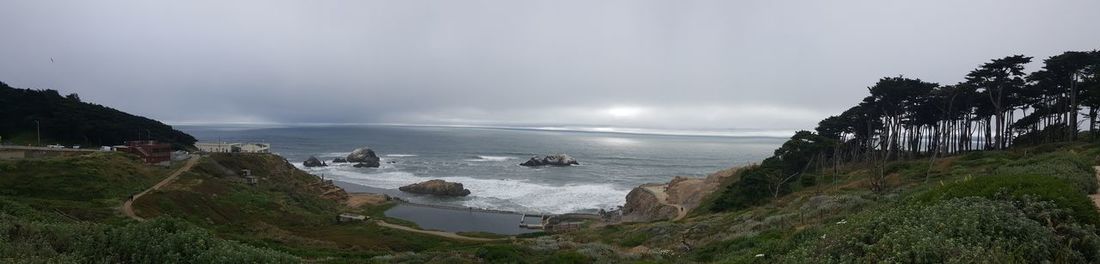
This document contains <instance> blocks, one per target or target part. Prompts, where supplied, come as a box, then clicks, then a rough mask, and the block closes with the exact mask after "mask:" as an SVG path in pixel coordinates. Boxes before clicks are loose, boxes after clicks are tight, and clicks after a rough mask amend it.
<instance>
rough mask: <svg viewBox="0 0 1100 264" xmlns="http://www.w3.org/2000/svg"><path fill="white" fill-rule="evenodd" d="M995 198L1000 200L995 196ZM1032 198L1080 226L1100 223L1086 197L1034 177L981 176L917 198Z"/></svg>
mask: <svg viewBox="0 0 1100 264" xmlns="http://www.w3.org/2000/svg"><path fill="white" fill-rule="evenodd" d="M998 195H1000V196H1003V197H998ZM1025 195H1027V196H1032V197H1034V198H1035V199H1037V200H1040V201H1051V202H1053V203H1054V204H1055V205H1057V206H1058V207H1060V208H1064V209H1068V210H1070V211H1072V212H1073V213H1072V215H1073V217H1074V218H1075V219H1076V220H1077V221H1080V222H1082V223H1087V224H1092V225H1098V224H1100V214H1098V213H1097V211H1096V210H1097V209H1096V206H1095V205H1093V203H1092V201H1091V200H1089V198H1088V197H1087V196H1085V195H1084V194H1081V193H1080V192H1078V191H1077V189H1076V188H1073V187H1072V186H1070V185H1069V184H1067V183H1066V182H1065V181H1063V180H1059V179H1056V178H1053V177H1047V176H1038V175H1009V176H985V177H978V178H974V179H972V180H969V181H964V182H959V183H954V184H950V185H947V186H944V187H942V188H937V189H933V190H930V191H928V192H925V193H923V194H921V195H918V196H917V198H916V200H917V201H918V202H923V203H928V204H931V203H936V202H939V201H944V200H949V199H954V198H961V197H971V196H978V197H985V198H988V199H996V198H1002V199H1009V200H1019V199H1022V197H1023V196H1025Z"/></svg>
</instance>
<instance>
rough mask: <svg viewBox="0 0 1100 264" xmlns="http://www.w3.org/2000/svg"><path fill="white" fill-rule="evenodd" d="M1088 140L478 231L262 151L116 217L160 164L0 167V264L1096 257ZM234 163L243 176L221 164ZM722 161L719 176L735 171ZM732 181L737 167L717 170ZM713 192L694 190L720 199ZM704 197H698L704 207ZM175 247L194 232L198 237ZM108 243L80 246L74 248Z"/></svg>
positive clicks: (108, 158)
mask: <svg viewBox="0 0 1100 264" xmlns="http://www.w3.org/2000/svg"><path fill="white" fill-rule="evenodd" d="M1098 156H1100V146H1098V145H1094V144H1084V143H1067V144H1057V145H1043V146H1038V147H1028V148H1016V149H1010V150H1004V151H983V152H971V153H966V154H961V155H956V156H949V157H944V158H940V159H938V160H936V161H935V162H932V163H930V162H929V160H927V159H914V160H903V161H894V162H889V163H887V164H886V166H885V173H886V174H887V175H888V177H887V182H888V185H887V186H886V188H884V189H882V190H875V189H874V188H871V183H870V182H871V180H870V178H871V177H872V176H873V175H874V174H875V173H876V172H877V169H878V168H879V166H875V164H862V163H852V164H845V165H843V166H840V167H838V169H837V170H836V171H835V173H834V172H833V170H823V171H821V172H814V173H810V174H808V175H807V176H806V177H808V178H812V179H814V180H812V181H811V180H800V181H798V182H797V184H794V185H792V186H790V190H789V192H787V193H786V194H784V195H781V196H779V197H778V198H776V199H771V198H770V197H767V198H764V200H763V201H764V202H762V203H761V204H759V205H756V206H750V207H747V208H743V209H738V210H729V211H722V212H711V211H709V210H707V209H705V208H710V207H707V206H704V207H702V209H699V211H696V212H693V213H692V214H691V216H689V217H688V218H686V219H683V220H680V221H675V222H653V223H638V224H614V225H604V224H601V223H595V222H593V223H588V225H587V227H586V228H584V229H581V230H577V231H573V232H569V233H563V234H555V235H546V236H529V237H526V238H518V239H515V240H512V241H508V240H505V241H500V242H492V243H476V242H463V241H455V240H448V239H442V238H438V237H433V236H426V235H421V234H417V233H410V232H405V231H400V230H393V229H387V228H384V227H381V226H378V225H375V224H373V223H372V222H365V223H348V224H338V223H336V222H335V218H334V217H335V216H336V215H337V214H339V213H341V212H355V213H361V214H365V215H371V216H373V217H384V216H382V214H381V212H382V211H384V210H385V209H386V208H388V205H377V206H365V207H360V208H349V207H347V206H345V205H344V204H343V203H342V200H343V194H342V193H341V192H339V191H334V189H332V188H330V187H327V186H326V185H323V184H322V183H321V182H320V180H319V179H318V178H316V177H315V176H312V175H309V174H307V173H305V172H302V171H300V170H297V169H295V168H294V167H293V166H291V165H290V164H289V163H287V162H286V161H285V160H283V159H282V158H280V157H278V156H275V155H231V154H221V155H213V156H210V157H206V158H203V159H202V160H201V162H200V164H199V165H197V166H196V167H195V168H193V169H192V170H191V171H190V172H188V173H185V174H183V175H181V177H180V178H179V180H178V181H177V182H175V183H173V184H171V185H168V186H167V187H166V188H165V189H163V190H161V191H155V192H152V193H150V194H148V195H147V196H145V197H143V198H141V199H139V200H138V201H137V203H136V204H135V210H136V211H137V213H138V214H139V215H141V216H143V217H147V218H152V219H155V220H153V221H151V222H145V223H137V222H134V221H131V220H128V219H124V218H122V217H121V216H120V215H119V214H118V213H117V212H116V210H117V206H118V204H120V203H121V202H122V200H123V199H124V197H125V196H126V195H128V194H130V193H133V192H136V191H138V190H141V189H144V188H147V187H148V186H150V185H152V184H153V183H154V182H157V181H158V180H160V179H161V177H164V175H166V174H168V172H169V171H170V169H158V168H154V167H146V166H145V165H142V164H141V163H140V162H139V161H137V160H135V159H134V158H133V157H130V156H128V155H124V154H119V153H101V154H93V155H86V156H79V157H64V158H52V159H41V160H22V161H0V172H2V173H0V175H2V177H0V190H3V193H2V194H0V195H2V197H0V198H3V199H0V242H3V243H0V260H4V258H7V259H13V258H19V259H32V260H42V261H55V262H95V261H90V260H93V259H94V260H107V262H135V263H156V262H165V261H169V262H170V261H172V260H189V261H201V262H207V260H209V262H219V261H224V262H300V261H311V262H327V263H347V262H351V263H357V262H404V263H424V262H435V263H440V262H446V263H479V262H480V263H638V262H644V263H709V262H721V263H805V262H807V261H811V260H812V261H815V262H826V263H852V262H904V263H940V262H959V263H972V262H998V263H1016V262H1045V261H1050V262H1054V263H1083V262H1097V261H1100V236H1098V235H1097V229H1096V226H1100V214H1098V213H1097V212H1098V211H1097V208H1096V207H1095V206H1094V205H1093V204H1092V202H1091V200H1089V198H1088V197H1087V196H1086V195H1087V194H1088V193H1092V192H1095V191H1096V189H1097V182H1096V179H1095V172H1094V171H1093V169H1092V166H1093V165H1096V163H1097V157H1098ZM241 169H251V170H252V171H253V174H254V175H256V176H258V177H259V178H260V181H259V184H257V185H255V186H251V185H248V184H246V183H245V182H244V181H243V178H241V177H240V176H238V174H237V173H236V172H238V171H240V170H241ZM742 172H744V170H738V171H737V172H736V173H742ZM730 179H731V180H730V182H726V183H724V185H725V186H727V187H729V186H733V185H734V184H735V183H736V182H737V181H739V180H741V179H742V178H741V177H731V178H730ZM722 195H725V194H724V193H716V194H714V195H712V196H711V197H709V198H708V201H711V202H712V203H714V202H719V201H721V197H720V196H722ZM708 206H709V205H708ZM184 241H203V242H199V243H192V242H186V243H185V242H184ZM104 244H106V245H110V246H109V247H108V248H104V250H99V251H96V250H93V249H94V248H95V247H94V246H92V245H104Z"/></svg>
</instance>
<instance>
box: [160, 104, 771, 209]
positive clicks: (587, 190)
mask: <svg viewBox="0 0 1100 264" xmlns="http://www.w3.org/2000/svg"><path fill="white" fill-rule="evenodd" d="M176 128H177V129H180V130H182V131H184V132H187V133H189V134H191V135H193V136H195V137H196V138H198V139H199V141H200V142H208V141H213V142H219V141H225V142H263V143H269V144H271V145H272V152H274V153H276V154H279V155H281V156H283V157H285V158H287V159H288V160H289V161H291V162H292V163H294V165H295V166H297V167H298V168H301V169H303V170H305V171H307V172H310V173H312V174H315V175H318V176H324V177H325V178H327V179H333V180H337V181H344V182H349V183H354V184H358V185H363V186H367V187H372V188H377V189H381V190H384V192H385V193H389V194H396V195H398V196H401V197H402V198H405V199H407V200H410V201H412V202H415V203H424V204H433V205H445V206H457V207H474V208H485V209H493V210H505V211H514V212H522V213H552V214H558V213H570V212H592V211H596V210H599V209H614V208H616V207H617V206H620V205H623V204H624V203H625V197H626V194H627V193H628V192H629V191H630V190H631V189H632V188H634V187H636V186H638V185H640V184H643V183H650V182H667V181H668V180H670V179H671V178H672V177H674V176H689V177H704V176H706V175H707V174H710V173H712V172H715V171H718V170H721V169H725V168H729V167H733V166H740V165H745V164H749V163H755V162H759V161H760V160H762V159H763V158H765V157H767V156H769V155H771V152H772V151H773V150H774V149H775V148H777V147H778V146H779V145H780V144H782V142H783V139H782V138H775V137H730V136H693V135H651V134H637V133H630V134H627V133H614V132H598V131H568V130H561V129H554V130H543V129H510V128H484V127H432V126H399V125H330V126H243V125H217V126H212V125H203V126H198V125H186V126H176ZM367 146H369V147H370V148H371V149H373V150H374V151H375V152H376V153H377V154H378V155H379V156H380V157H381V158H382V166H381V167H380V168H354V167H352V166H351V164H333V165H330V166H328V167H318V168H305V167H304V166H302V161H305V160H306V159H307V158H309V157H310V156H316V157H317V158H319V159H322V160H326V161H328V162H330V161H331V160H332V159H333V158H336V157H343V156H346V155H347V154H348V153H350V152H351V151H352V150H354V149H355V148H358V147H367ZM555 153H564V154H568V155H570V156H573V157H574V158H576V159H577V160H578V161H579V162H580V163H581V165H580V166H571V167H540V168H528V167H523V166H519V164H520V163H522V162H523V161H525V160H527V159H528V158H530V157H532V156H540V155H548V154H555ZM431 179H443V180H446V181H452V182H459V183H462V184H463V185H464V186H465V187H466V188H467V189H470V191H471V194H470V195H469V196H467V197H460V198H441V197H433V196H426V195H412V194H404V193H401V192H399V191H397V188H398V187H401V186H404V185H407V184H411V183H416V182H421V181H427V180H431Z"/></svg>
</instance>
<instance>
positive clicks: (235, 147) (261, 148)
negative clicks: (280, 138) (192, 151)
mask: <svg viewBox="0 0 1100 264" xmlns="http://www.w3.org/2000/svg"><path fill="white" fill-rule="evenodd" d="M195 147H196V148H199V151H202V152H207V153H270V152H271V144H267V143H226V142H220V143H218V142H199V143H195Z"/></svg>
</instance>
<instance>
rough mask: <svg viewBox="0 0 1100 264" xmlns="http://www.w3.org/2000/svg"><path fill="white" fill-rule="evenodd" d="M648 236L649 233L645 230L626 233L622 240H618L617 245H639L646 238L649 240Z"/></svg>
mask: <svg viewBox="0 0 1100 264" xmlns="http://www.w3.org/2000/svg"><path fill="white" fill-rule="evenodd" d="M649 236H650V235H649V233H646V232H637V233H633V234H630V235H627V236H626V237H624V238H623V239H622V240H619V245H620V246H624V247H636V246H640V245H642V244H643V243H645V242H646V240H649Z"/></svg>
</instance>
